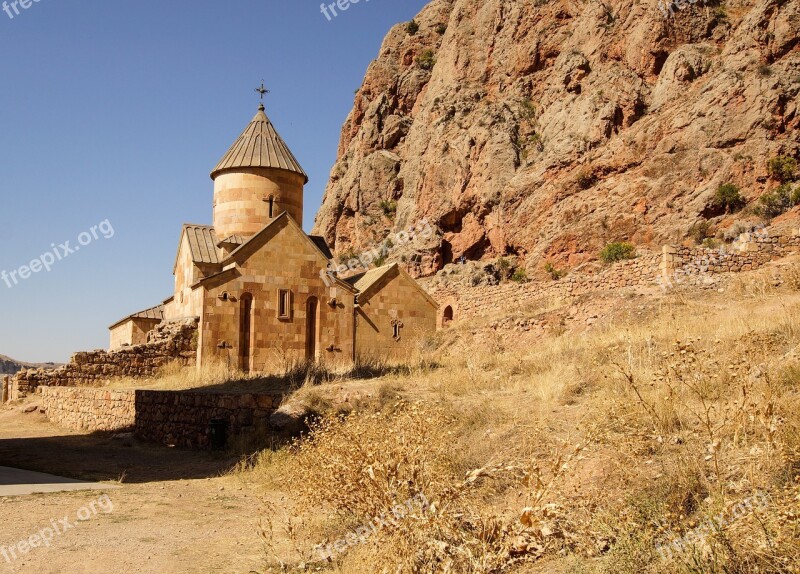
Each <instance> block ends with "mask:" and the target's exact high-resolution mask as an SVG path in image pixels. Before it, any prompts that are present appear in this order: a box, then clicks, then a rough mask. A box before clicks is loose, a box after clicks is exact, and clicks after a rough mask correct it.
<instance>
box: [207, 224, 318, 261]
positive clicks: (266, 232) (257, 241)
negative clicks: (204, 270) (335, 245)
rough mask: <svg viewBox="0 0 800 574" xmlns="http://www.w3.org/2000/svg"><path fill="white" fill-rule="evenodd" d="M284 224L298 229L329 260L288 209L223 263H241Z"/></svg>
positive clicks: (235, 250) (231, 253)
mask: <svg viewBox="0 0 800 574" xmlns="http://www.w3.org/2000/svg"><path fill="white" fill-rule="evenodd" d="M283 224H286V225H288V226H289V227H294V228H295V230H296V231H298V232H299V233H300V235H302V236H303V237H304V238H305V239H306V241H308V244H309V245H310V246H311V247H313V248H314V250H315V251H317V252H319V254H320V255H321V256H322V257H324V258H325V260H326V262H327V261H328V260H329V258H328V257H327V256H326V255H325V253H324V252H323V251H322V250H321V249H320V247H319V245H317V244H316V243H315V242H314V241H313V240H312V239H311V237H309V236H308V235H306V233H305V232H304V231H303V230H302V229H301V228H300V226H299V225H298V224H297V222H296V221H295V220H294V219H293V218H292V217H291V216H290V215H289V214H288V213H287V212H286V211H284V212H283V213H281V214H280V215H279V216H278V217H276V218H274V219H273V220H272V221H270V222H269V223H267V224H266V225H265V226H264V227H263V228H262V229H261V231H259V232H258V233H256V234H255V235H253V237H251V238H250V239H248V240H247V241H245V242H244V243H243V244H242V245H240V246H239V247H237V248H236V249H234V250H233V251H231V252H230V254H228V256H227V257H226V258H225V259H224V260H223V262H222V264H223V265H226V266H227V265H228V264H229V263H232V262H234V261H235V262H236V263H241V262H242V261H243V260H244V259H242V256H244V258H245V259H246V258H247V256H248V254H250V252H251V251H254V250H255V249H258V248H259V247H261V246H262V245H263V244H265V243H266V242H267V241H268V240H269V238H270V233H271V232H273V231H277V230H278V229H280V226H281V225H283Z"/></svg>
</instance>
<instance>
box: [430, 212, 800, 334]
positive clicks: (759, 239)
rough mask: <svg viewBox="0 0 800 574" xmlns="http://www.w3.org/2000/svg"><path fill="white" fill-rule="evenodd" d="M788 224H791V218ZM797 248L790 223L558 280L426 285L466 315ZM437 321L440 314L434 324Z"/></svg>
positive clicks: (683, 277) (675, 281)
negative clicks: (710, 245) (712, 245)
mask: <svg viewBox="0 0 800 574" xmlns="http://www.w3.org/2000/svg"><path fill="white" fill-rule="evenodd" d="M793 225H795V226H796V223H794V224H793ZM798 251H800V230H798V229H797V227H793V226H792V224H786V225H782V226H775V227H771V228H769V229H765V230H761V231H759V232H752V233H743V234H741V235H740V236H739V238H738V239H737V240H736V241H734V242H733V244H731V245H726V246H723V247H720V248H717V249H708V248H704V247H685V246H680V247H675V246H671V245H667V246H665V247H664V249H663V252H662V253H661V254H653V253H647V252H645V253H641V254H640V255H639V256H638V257H637V258H636V259H632V260H629V261H622V262H619V263H616V264H614V265H611V266H609V267H607V268H605V269H602V270H601V271H599V272H591V271H590V272H586V271H583V270H581V269H576V270H573V271H572V272H571V273H570V274H569V275H567V276H566V277H564V278H562V279H560V280H558V281H546V282H543V281H532V282H529V283H503V284H501V285H494V286H479V287H467V288H464V287H462V288H458V289H456V288H448V287H442V286H440V285H439V286H431V287H429V289H428V290H429V292H430V293H431V295H432V296H433V297H434V298H435V299H436V300H437V301H438V302H439V304H440V309H439V313H440V315H441V314H442V313H444V312H445V309H447V308H448V307H450V308H452V309H453V316H454V319H457V320H460V319H470V318H473V317H477V316H482V315H487V314H489V313H491V312H492V311H493V310H495V309H497V308H498V306H499V305H500V304H502V306H503V307H507V306H515V305H516V306H522V305H525V306H533V305H538V304H544V303H546V302H548V301H552V300H564V299H568V298H570V297H573V296H576V295H582V294H586V293H592V292H602V291H610V290H614V289H620V288H624V287H653V286H660V287H661V288H663V289H669V288H672V287H675V286H676V285H679V284H691V285H700V286H715V285H716V282H717V281H716V280H717V279H719V278H720V276H721V275H722V274H726V273H738V272H741V271H749V270H752V269H757V268H758V267H760V266H762V265H764V264H765V263H767V262H769V261H773V260H776V259H780V258H781V257H785V256H787V255H789V254H791V253H795V252H798ZM423 283H424V282H423ZM442 322H443V321H442V319H441V317H440V321H439V324H442Z"/></svg>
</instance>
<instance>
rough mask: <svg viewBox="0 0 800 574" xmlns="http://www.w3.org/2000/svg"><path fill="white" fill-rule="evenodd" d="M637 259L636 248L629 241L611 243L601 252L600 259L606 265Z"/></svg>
mask: <svg viewBox="0 0 800 574" xmlns="http://www.w3.org/2000/svg"><path fill="white" fill-rule="evenodd" d="M635 257H636V247H634V245H633V244H632V243H628V242H627V241H616V242H614V243H609V244H608V245H606V246H605V247H604V248H603V250H602V251H601V252H600V259H602V260H603V262H605V263H615V262H616V261H623V260H624V259H633V258H635Z"/></svg>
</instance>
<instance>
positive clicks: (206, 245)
mask: <svg viewBox="0 0 800 574" xmlns="http://www.w3.org/2000/svg"><path fill="white" fill-rule="evenodd" d="M183 232H184V233H185V234H186V238H187V239H188V240H189V250H190V252H191V254H192V261H194V262H195V263H220V261H221V259H220V253H219V251H217V236H216V235H215V233H214V228H213V227H212V226H210V225H190V224H186V225H184V226H183Z"/></svg>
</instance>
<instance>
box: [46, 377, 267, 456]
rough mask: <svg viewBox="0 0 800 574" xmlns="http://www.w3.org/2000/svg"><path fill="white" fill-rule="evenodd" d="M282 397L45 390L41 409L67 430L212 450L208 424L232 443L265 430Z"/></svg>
mask: <svg viewBox="0 0 800 574" xmlns="http://www.w3.org/2000/svg"><path fill="white" fill-rule="evenodd" d="M281 400H282V395H280V394H270V395H258V394H219V393H211V392H201V391H157V390H133V389H131V390H107V389H94V388H86V387H43V388H42V389H41V408H42V409H43V410H44V412H45V414H46V415H47V418H48V419H49V420H51V421H52V422H54V423H56V424H58V425H60V426H63V427H65V428H69V429H74V430H85V431H91V432H95V431H116V432H123V431H135V433H136V435H137V436H139V437H140V438H143V439H145V440H150V441H154V442H158V443H162V444H169V445H175V446H181V447H188V448H203V447H207V446H209V444H210V437H209V434H208V429H209V423H210V422H211V421H212V420H213V419H222V420H224V421H226V423H227V432H228V436H229V437H235V436H238V435H240V434H244V433H247V432H250V431H253V430H256V429H266V428H267V425H268V422H269V417H270V415H271V414H272V413H273V412H275V410H277V408H278V407H279V406H280V404H281Z"/></svg>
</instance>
